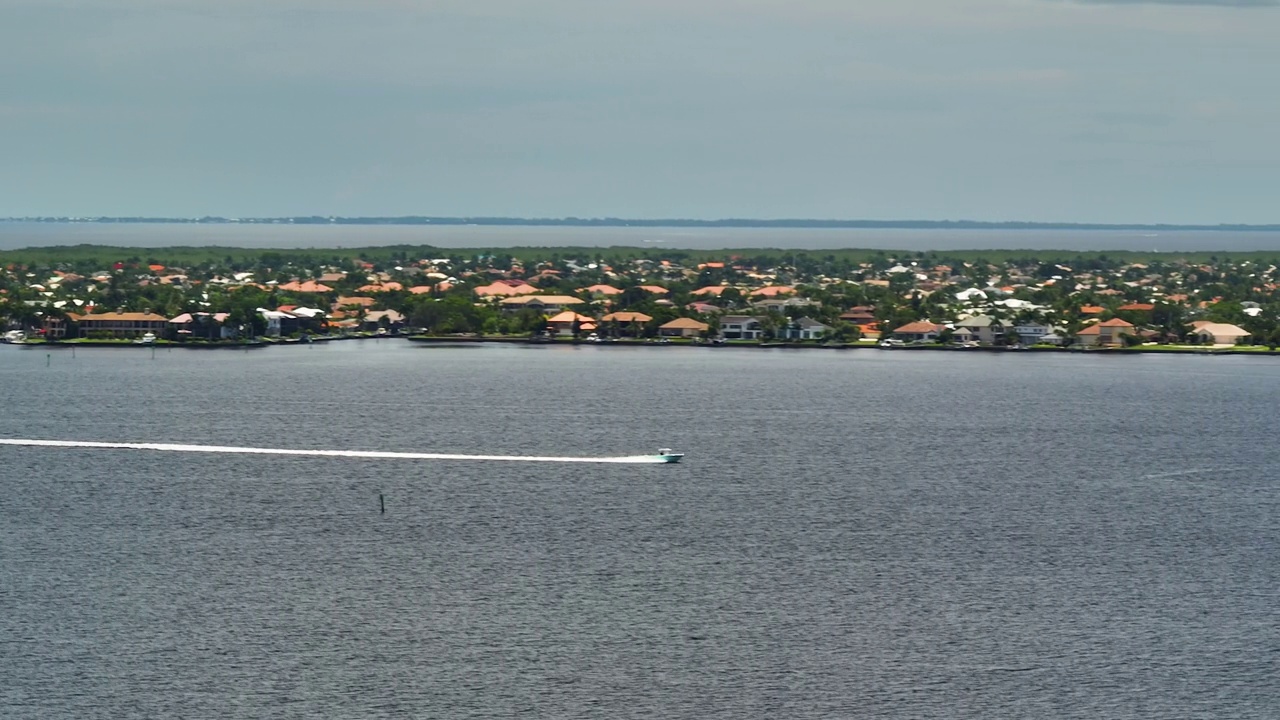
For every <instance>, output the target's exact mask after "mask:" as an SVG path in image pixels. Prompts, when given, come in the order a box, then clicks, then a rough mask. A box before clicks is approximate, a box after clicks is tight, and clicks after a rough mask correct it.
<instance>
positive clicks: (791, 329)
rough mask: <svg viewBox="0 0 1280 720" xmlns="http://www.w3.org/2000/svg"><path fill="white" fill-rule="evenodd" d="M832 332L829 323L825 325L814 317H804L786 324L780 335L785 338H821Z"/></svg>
mask: <svg viewBox="0 0 1280 720" xmlns="http://www.w3.org/2000/svg"><path fill="white" fill-rule="evenodd" d="M829 332H831V327H830V326H829V325H824V324H822V323H820V322H818V321H817V320H814V319H813V318H807V317H802V318H800V319H798V320H792V321H791V322H790V323H788V324H786V325H784V326H783V327H782V330H780V331H779V332H778V335H779V336H780V337H782V339H784V340H821V339H822V336H823V335H826V334H827V333H829Z"/></svg>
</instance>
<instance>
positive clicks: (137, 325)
mask: <svg viewBox="0 0 1280 720" xmlns="http://www.w3.org/2000/svg"><path fill="white" fill-rule="evenodd" d="M68 317H69V318H71V319H72V320H73V321H75V323H76V325H77V326H78V327H79V328H80V337H82V338H87V337H89V335H90V333H93V334H94V335H109V336H111V337H117V338H136V337H142V336H143V335H145V334H147V333H153V334H155V335H156V337H164V336H165V335H166V334H167V332H168V330H169V318H166V317H164V316H163V315H157V314H155V313H152V312H113V313H96V314H89V315H68Z"/></svg>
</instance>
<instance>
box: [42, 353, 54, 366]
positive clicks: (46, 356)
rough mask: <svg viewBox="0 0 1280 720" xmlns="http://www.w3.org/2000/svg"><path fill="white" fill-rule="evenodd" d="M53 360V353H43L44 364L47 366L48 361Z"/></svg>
mask: <svg viewBox="0 0 1280 720" xmlns="http://www.w3.org/2000/svg"><path fill="white" fill-rule="evenodd" d="M51 362H53V353H45V354H44V366H45V367H49V363H51Z"/></svg>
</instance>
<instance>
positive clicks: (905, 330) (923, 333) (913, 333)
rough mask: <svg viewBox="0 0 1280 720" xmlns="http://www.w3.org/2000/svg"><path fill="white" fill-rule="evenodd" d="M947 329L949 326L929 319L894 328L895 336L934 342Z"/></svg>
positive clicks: (909, 340) (908, 339)
mask: <svg viewBox="0 0 1280 720" xmlns="http://www.w3.org/2000/svg"><path fill="white" fill-rule="evenodd" d="M946 329H947V326H945V325H939V324H938V323H933V322H929V321H928V320H917V321H916V322H912V323H907V324H906V325H902V326H900V327H897V328H894V330H893V336H894V337H896V338H898V339H899V340H906V341H907V342H933V341H934V340H937V339H938V335H939V334H941V333H942V331H943V330H946Z"/></svg>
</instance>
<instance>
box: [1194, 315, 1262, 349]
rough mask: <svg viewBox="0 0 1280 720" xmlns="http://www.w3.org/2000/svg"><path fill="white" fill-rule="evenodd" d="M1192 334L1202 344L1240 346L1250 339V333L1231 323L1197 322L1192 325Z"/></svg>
mask: <svg viewBox="0 0 1280 720" xmlns="http://www.w3.org/2000/svg"><path fill="white" fill-rule="evenodd" d="M1191 327H1192V330H1191V334H1192V335H1194V336H1195V337H1196V339H1197V340H1199V341H1200V342H1202V343H1208V344H1213V345H1238V344H1239V343H1241V342H1244V340H1245V338H1247V337H1249V331H1248V330H1245V329H1244V328H1242V327H1240V326H1238V325H1232V324H1231V323H1216V322H1205V321H1203V320H1200V321H1196V322H1194V323H1192V324H1191Z"/></svg>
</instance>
